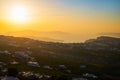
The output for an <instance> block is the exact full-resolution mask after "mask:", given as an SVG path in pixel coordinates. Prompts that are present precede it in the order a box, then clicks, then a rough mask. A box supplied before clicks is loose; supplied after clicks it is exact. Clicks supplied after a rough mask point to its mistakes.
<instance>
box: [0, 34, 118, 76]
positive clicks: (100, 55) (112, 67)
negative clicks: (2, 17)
mask: <svg viewBox="0 0 120 80" xmlns="http://www.w3.org/2000/svg"><path fill="white" fill-rule="evenodd" d="M119 60H120V38H113V37H106V36H101V37H98V38H97V39H90V40H87V41H86V42H84V43H59V42H58V43H57V42H45V41H39V40H33V39H29V38H22V37H12V36H3V35H1V36H0V65H1V67H3V66H5V67H6V68H8V67H16V68H17V69H18V70H19V71H34V72H41V74H52V75H55V74H56V75H59V74H66V75H71V76H76V75H77V76H78V75H80V74H83V73H86V72H90V73H95V74H101V75H103V74H110V75H119V74H120V73H119V72H120V69H119V67H120V62H119ZM16 65H17V66H16ZM29 66H30V67H29ZM33 67H36V68H33ZM61 67H62V68H65V69H63V70H61V69H60V70H59V68H61ZM66 67H67V68H66ZM86 67H87V68H86ZM3 68H4V67H3ZM81 68H85V69H83V70H82V69H81ZM46 69H47V70H46Z"/></svg>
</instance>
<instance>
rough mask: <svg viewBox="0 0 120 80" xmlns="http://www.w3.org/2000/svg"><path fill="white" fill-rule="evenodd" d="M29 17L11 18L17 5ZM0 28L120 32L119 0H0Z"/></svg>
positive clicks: (11, 29) (76, 32) (5, 30)
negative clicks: (19, 19) (11, 11)
mask: <svg viewBox="0 0 120 80" xmlns="http://www.w3.org/2000/svg"><path fill="white" fill-rule="evenodd" d="M18 5H19V6H21V7H23V8H25V9H26V10H27V11H26V13H27V15H26V16H25V17H26V19H27V20H26V21H24V22H15V21H12V20H9V19H8V17H11V16H10V15H9V12H10V10H11V9H12V8H14V7H16V6H18ZM0 11H1V12H0V28H1V29H0V31H1V32H7V31H13V30H14V31H15V30H37V31H63V32H69V33H73V34H89V33H107V32H108V33H119V32H120V22H119V21H120V0H0Z"/></svg>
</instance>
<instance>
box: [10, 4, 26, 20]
mask: <svg viewBox="0 0 120 80" xmlns="http://www.w3.org/2000/svg"><path fill="white" fill-rule="evenodd" d="M10 17H11V20H12V21H14V22H25V21H26V20H27V11H26V9H25V8H24V7H21V6H14V7H12V8H11V10H10Z"/></svg>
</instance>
